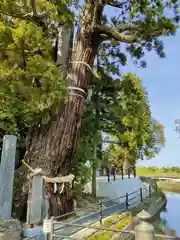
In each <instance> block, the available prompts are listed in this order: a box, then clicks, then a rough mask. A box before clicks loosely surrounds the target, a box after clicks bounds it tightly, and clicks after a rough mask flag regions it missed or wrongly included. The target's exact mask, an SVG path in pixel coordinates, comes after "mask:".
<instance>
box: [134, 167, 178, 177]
mask: <svg viewBox="0 0 180 240" xmlns="http://www.w3.org/2000/svg"><path fill="white" fill-rule="evenodd" d="M178 170H179V169H178ZM136 173H137V176H144V177H145V176H149V177H150V176H154V177H172V178H180V172H175V171H173V169H172V168H169V169H168V170H167V169H165V168H156V169H155V168H150V167H148V168H147V167H137V168H136Z"/></svg>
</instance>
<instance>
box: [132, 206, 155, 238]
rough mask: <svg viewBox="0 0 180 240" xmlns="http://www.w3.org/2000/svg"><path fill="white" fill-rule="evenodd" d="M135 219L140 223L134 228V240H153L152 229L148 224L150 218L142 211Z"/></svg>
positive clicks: (153, 233)
mask: <svg viewBox="0 0 180 240" xmlns="http://www.w3.org/2000/svg"><path fill="white" fill-rule="evenodd" d="M137 217H138V218H139V220H140V223H139V224H138V225H137V226H136V227H135V240H155V232H154V227H153V225H152V224H151V223H150V220H151V217H152V216H151V215H150V214H149V213H148V212H146V211H145V210H143V211H141V212H140V213H139V214H137Z"/></svg>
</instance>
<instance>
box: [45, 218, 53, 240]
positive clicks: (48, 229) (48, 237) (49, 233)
mask: <svg viewBox="0 0 180 240" xmlns="http://www.w3.org/2000/svg"><path fill="white" fill-rule="evenodd" d="M43 233H44V235H45V240H53V234H54V227H53V219H44V221H43Z"/></svg>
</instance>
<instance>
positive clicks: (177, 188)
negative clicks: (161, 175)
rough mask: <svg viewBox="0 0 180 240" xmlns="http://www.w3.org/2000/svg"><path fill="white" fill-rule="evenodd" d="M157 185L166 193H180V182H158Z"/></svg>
mask: <svg viewBox="0 0 180 240" xmlns="http://www.w3.org/2000/svg"><path fill="white" fill-rule="evenodd" d="M157 185H158V187H159V188H160V189H161V190H163V191H164V192H175V193H180V182H157Z"/></svg>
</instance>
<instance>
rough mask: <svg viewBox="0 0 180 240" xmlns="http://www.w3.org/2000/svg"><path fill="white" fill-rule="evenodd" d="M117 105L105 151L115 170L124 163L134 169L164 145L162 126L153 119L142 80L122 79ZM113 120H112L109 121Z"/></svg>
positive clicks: (129, 76)
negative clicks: (140, 160)
mask: <svg viewBox="0 0 180 240" xmlns="http://www.w3.org/2000/svg"><path fill="white" fill-rule="evenodd" d="M118 94H119V95H118V96H119V97H117V98H116V99H117V101H116V104H115V105H114V107H113V111H114V112H115V114H116V116H117V117H118V118H119V119H118V118H117V120H116V123H115V130H116V131H115V132H114V134H113V136H111V138H112V139H113V140H114V141H115V142H117V143H119V146H118V144H116V145H115V146H114V143H111V144H110V146H109V148H108V149H107V151H108V152H109V153H108V154H109V160H110V161H111V163H112V164H113V165H114V166H115V167H116V168H120V167H122V166H123V163H124V161H126V162H128V163H129V164H130V165H131V166H134V165H135V163H136V161H137V160H138V159H139V158H142V159H143V158H144V157H146V158H152V157H153V156H154V155H155V154H156V153H157V152H158V151H160V147H162V146H163V145H164V142H165V139H164V135H163V134H164V132H163V126H162V125H160V124H159V123H158V122H157V121H155V120H153V119H152V116H151V112H150V107H149V103H148V96H147V93H146V90H145V89H144V88H143V87H142V84H141V80H140V79H139V78H137V77H136V76H134V75H132V74H130V73H129V74H126V75H124V76H122V77H121V81H120V83H119V92H118ZM112 121H113V120H112Z"/></svg>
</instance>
